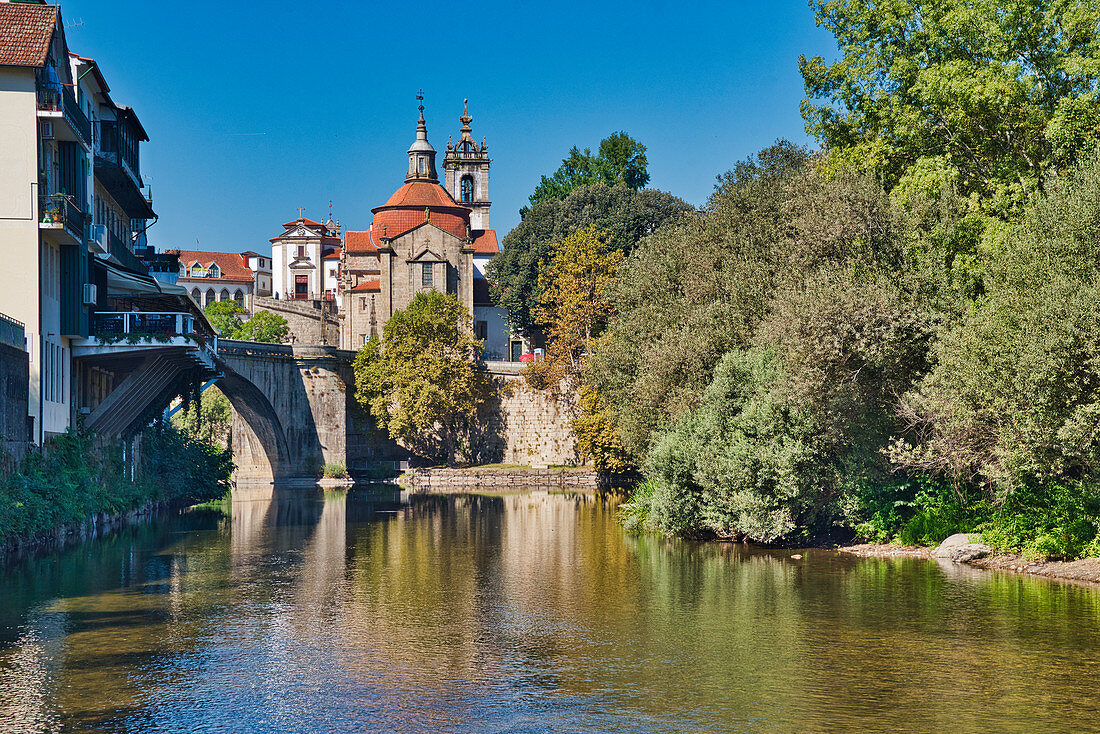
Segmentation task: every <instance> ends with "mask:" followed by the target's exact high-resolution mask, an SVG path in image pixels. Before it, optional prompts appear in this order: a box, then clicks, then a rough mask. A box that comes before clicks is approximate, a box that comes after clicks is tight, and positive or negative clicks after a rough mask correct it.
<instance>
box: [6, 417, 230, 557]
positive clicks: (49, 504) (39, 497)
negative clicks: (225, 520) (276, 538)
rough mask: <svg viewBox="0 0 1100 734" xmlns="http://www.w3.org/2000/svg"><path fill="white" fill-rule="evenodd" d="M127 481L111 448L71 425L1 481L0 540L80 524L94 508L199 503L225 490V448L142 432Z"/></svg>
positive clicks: (165, 431)
mask: <svg viewBox="0 0 1100 734" xmlns="http://www.w3.org/2000/svg"><path fill="white" fill-rule="evenodd" d="M140 457H141V458H140V464H139V466H138V467H137V470H136V472H135V480H134V481H132V482H131V481H130V478H129V477H128V476H127V472H126V470H125V465H124V463H123V461H122V453H121V450H120V449H119V447H118V446H117V445H102V444H101V443H99V442H98V441H97V439H96V438H95V437H94V435H92V434H90V433H85V432H78V431H73V430H70V431H69V432H68V433H65V434H62V435H60V436H57V437H56V438H54V439H53V440H52V441H51V442H50V445H49V447H48V450H47V451H46V452H44V453H43V452H41V451H36V452H33V453H30V454H28V455H27V456H26V457H24V459H23V461H22V462H20V465H19V468H18V470H17V471H15V472H13V473H12V474H9V475H8V476H6V477H3V478H2V479H0V543H5V542H9V541H11V540H13V539H15V538H19V537H29V536H33V535H35V534H38V533H42V532H47V531H50V530H53V529H54V528H57V527H59V526H62V525H65V524H70V523H78V522H82V521H84V520H86V519H88V518H89V517H91V516H92V515H94V514H96V513H100V512H105V513H109V514H115V513H120V512H126V511H128V510H132V509H135V508H138V507H141V506H143V505H146V504H149V503H151V502H159V501H163V500H170V499H178V500H184V501H187V502H203V501H206V500H212V499H216V498H219V497H222V496H224V495H225V493H226V492H227V491H228V490H229V486H230V485H229V478H230V474H231V473H232V471H233V463H232V457H231V455H230V453H229V452H228V451H227V450H223V449H221V448H218V447H214V446H211V445H210V444H207V443H204V442H202V441H196V440H193V439H191V438H189V437H186V436H184V435H183V434H181V433H180V432H178V431H176V430H175V429H173V428H171V427H169V426H163V427H161V428H160V429H159V430H154V429H148V430H146V431H145V433H144V434H143V435H142V440H141V451H140Z"/></svg>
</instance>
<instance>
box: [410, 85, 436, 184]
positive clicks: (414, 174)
mask: <svg viewBox="0 0 1100 734" xmlns="http://www.w3.org/2000/svg"><path fill="white" fill-rule="evenodd" d="M416 99H417V100H418V101H419V102H420V119H419V120H417V121H416V140H414V141H413V144H412V147H411V148H409V172H408V173H407V174H406V175H405V183H410V182H412V181H431V182H432V183H439V177H438V176H437V175H436V173H435V148H433V147H432V144H431V143H429V142H428V126H427V125H426V124H424V92H420V93H419V94H417V95H416Z"/></svg>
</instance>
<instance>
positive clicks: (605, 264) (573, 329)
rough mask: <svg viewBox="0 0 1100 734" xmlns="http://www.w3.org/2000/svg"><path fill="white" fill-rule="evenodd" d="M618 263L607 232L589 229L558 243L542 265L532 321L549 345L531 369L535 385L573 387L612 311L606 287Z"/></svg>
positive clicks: (593, 227)
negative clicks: (605, 292)
mask: <svg viewBox="0 0 1100 734" xmlns="http://www.w3.org/2000/svg"><path fill="white" fill-rule="evenodd" d="M622 259H623V254H622V253H621V252H620V251H618V250H616V249H614V248H613V246H612V244H611V233H610V232H608V231H606V230H603V231H601V230H598V229H596V227H595V226H590V227H586V228H584V229H582V230H580V231H579V232H577V233H576V234H573V235H570V236H569V237H566V238H565V239H564V240H562V241H561V242H559V243H558V244H556V245H555V246H554V248H553V254H552V255H551V257H550V259H549V261H547V262H544V263H542V267H541V268H540V269H539V291H540V293H539V301H538V304H537V305H536V306H535V311H534V316H535V318H536V319H537V321H538V324H539V326H541V327H542V328H543V329H545V333H546V336H547V339H548V343H549V346H548V348H547V355H546V359H545V360H543V361H541V362H536V363H534V364H532V365H531V368H530V369H531V370H532V372H533V373H534V374H536V375H537V376H538V380H537V382H538V384H540V385H542V386H548V387H553V388H557V387H558V385H559V383H560V381H561V380H562V379H566V380H568V381H569V382H570V386H571V388H575V387H576V385H577V384H578V382H579V380H580V376H581V370H582V368H583V366H584V365H583V360H584V357H585V355H587V354H588V353H589V352H590V351H591V349H592V346H593V341H594V339H595V338H596V337H597V336H598V335H599V334H600V333H601V332H602V331H603V330H604V328H605V327H606V325H607V317H608V315H609V314H610V312H611V307H610V305H609V304H608V303H607V300H606V299H605V298H604V288H606V286H607V282H608V281H609V280H610V279H611V277H612V276H613V275H614V273H615V268H617V267H618V265H619V263H620V262H621V261H622Z"/></svg>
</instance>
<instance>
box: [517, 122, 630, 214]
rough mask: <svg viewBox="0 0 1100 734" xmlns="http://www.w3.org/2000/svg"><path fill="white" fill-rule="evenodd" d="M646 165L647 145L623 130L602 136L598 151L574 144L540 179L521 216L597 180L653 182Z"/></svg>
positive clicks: (627, 182)
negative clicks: (555, 166) (548, 172)
mask: <svg viewBox="0 0 1100 734" xmlns="http://www.w3.org/2000/svg"><path fill="white" fill-rule="evenodd" d="M646 165H647V161H646V157H645V146H644V145H642V144H641V143H639V142H638V141H637V140H635V139H634V138H632V137H630V136H629V135H627V134H626V133H624V132H621V131H620V132H617V133H612V134H611V135H610V136H608V137H606V138H604V139H603V140H601V141H600V149H599V152H598V153H597V154H596V155H592V150H591V149H590V148H585V149H584V152H583V153H582V152H581V151H580V149H578V148H577V147H576V146H574V147H573V148H572V149H570V151H569V156H568V157H567V158H565V159H564V160H563V161H562V162H561V166H559V167H558V170H557V171H555V172H554V173H553V174H552V175H551V176H543V177H542V179H540V180H539V184H538V186H536V187H535V192H534V193H533V194H531V196H530V198H529V200H528V201H529V202H530V206H528V207H524V208H523V209H521V210H520V216H521V217H523V218H526V217H527V213H528V212H529V211H530V210H531V208H532V207H534V206H535V205H536V204H539V203H541V202H544V201H550V200H553V199H564V198H565V197H566V196H568V195H569V193H570V192H572V191H575V190H577V189H579V188H581V187H583V186H591V185H592V184H595V183H605V184H608V185H614V184H616V183H620V182H621V183H624V184H626V185H627V186H628V187H630V188H631V189H633V190H635V191H637V190H639V189H641V188H642V187H643V186H645V185H646V184H647V183H649V173H648V172H647V171H646Z"/></svg>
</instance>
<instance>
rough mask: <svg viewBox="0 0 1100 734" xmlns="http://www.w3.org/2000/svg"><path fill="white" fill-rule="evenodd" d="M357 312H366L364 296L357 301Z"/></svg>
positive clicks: (365, 298)
mask: <svg viewBox="0 0 1100 734" xmlns="http://www.w3.org/2000/svg"><path fill="white" fill-rule="evenodd" d="M359 310H360V311H364V312H365V311H366V310H367V297H366V296H363V297H362V298H360V299H359Z"/></svg>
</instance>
